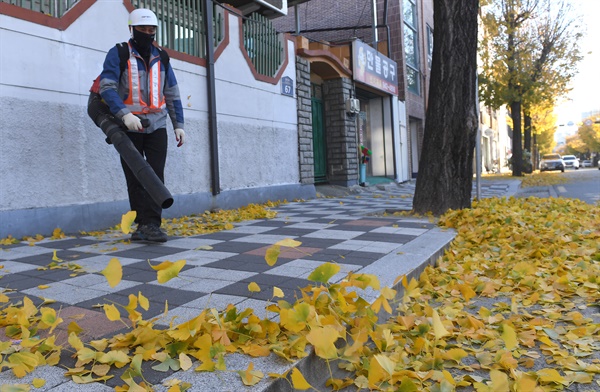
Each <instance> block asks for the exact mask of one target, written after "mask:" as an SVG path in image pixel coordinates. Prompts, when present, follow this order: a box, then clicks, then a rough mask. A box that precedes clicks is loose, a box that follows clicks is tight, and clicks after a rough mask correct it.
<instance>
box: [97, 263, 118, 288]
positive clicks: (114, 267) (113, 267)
mask: <svg viewBox="0 0 600 392" xmlns="http://www.w3.org/2000/svg"><path fill="white" fill-rule="evenodd" d="M101 272H102V275H104V277H105V278H106V281H107V282H108V285H109V286H110V287H115V286H116V285H118V284H119V282H121V279H123V267H122V266H121V263H120V262H119V260H118V259H117V258H114V257H113V258H112V259H110V261H109V262H108V265H107V266H106V268H105V269H103V270H102V271H101Z"/></svg>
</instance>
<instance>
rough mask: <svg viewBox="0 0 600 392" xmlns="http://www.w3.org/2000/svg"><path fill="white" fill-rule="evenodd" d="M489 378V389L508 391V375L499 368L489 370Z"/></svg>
mask: <svg viewBox="0 0 600 392" xmlns="http://www.w3.org/2000/svg"><path fill="white" fill-rule="evenodd" d="M490 378H491V379H492V385H491V390H492V391H498V392H500V391H509V390H510V388H509V385H508V376H507V375H506V373H504V372H501V371H500V370H496V369H492V370H490Z"/></svg>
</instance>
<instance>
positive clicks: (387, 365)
mask: <svg viewBox="0 0 600 392" xmlns="http://www.w3.org/2000/svg"><path fill="white" fill-rule="evenodd" d="M374 357H375V359H376V360H377V362H379V366H381V368H382V369H383V370H385V371H386V372H388V374H389V375H390V376H392V375H393V374H394V368H395V367H396V362H394V361H392V360H391V359H390V357H387V356H385V355H383V354H375V356H374Z"/></svg>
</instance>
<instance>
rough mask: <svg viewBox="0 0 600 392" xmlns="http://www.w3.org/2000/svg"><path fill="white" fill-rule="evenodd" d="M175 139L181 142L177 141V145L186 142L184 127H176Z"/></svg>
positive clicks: (179, 145)
mask: <svg viewBox="0 0 600 392" xmlns="http://www.w3.org/2000/svg"><path fill="white" fill-rule="evenodd" d="M175 140H177V141H178V142H179V143H177V147H181V146H182V145H183V143H184V142H185V131H184V130H183V129H181V128H175Z"/></svg>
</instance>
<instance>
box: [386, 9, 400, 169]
mask: <svg viewBox="0 0 600 392" xmlns="http://www.w3.org/2000/svg"><path fill="white" fill-rule="evenodd" d="M387 18H388V0H385V1H384V2H383V26H384V27H385V30H386V33H387V56H388V57H389V58H390V59H391V58H392V42H391V34H390V26H389V25H388V20H387ZM397 74H398V70H396V75H397ZM397 83H398V82H396V84H397ZM382 106H383V105H382ZM390 121H391V123H390V126H391V127H392V158H393V160H394V179H395V180H398V170H397V167H396V136H395V134H394V124H395V120H394V95H393V94H390ZM398 130H400V127H398ZM386 174H387V173H386Z"/></svg>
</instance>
